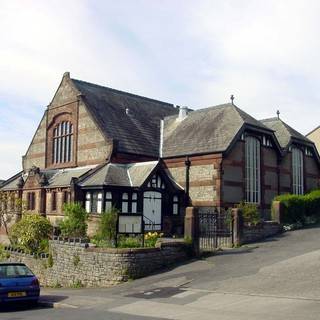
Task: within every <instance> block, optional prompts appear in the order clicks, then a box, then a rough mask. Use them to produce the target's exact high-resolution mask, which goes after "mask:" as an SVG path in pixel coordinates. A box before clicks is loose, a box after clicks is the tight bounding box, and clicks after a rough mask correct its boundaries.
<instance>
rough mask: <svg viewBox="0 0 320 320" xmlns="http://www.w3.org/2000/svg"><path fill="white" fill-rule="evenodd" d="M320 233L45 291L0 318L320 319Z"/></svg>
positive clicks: (308, 232) (303, 233)
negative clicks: (141, 274)
mask: <svg viewBox="0 0 320 320" xmlns="http://www.w3.org/2000/svg"><path fill="white" fill-rule="evenodd" d="M319 239H320V228H310V229H304V230H298V231H293V232H287V233H285V234H283V235H281V236H279V237H276V238H272V239H269V240H268V241H265V242H261V243H258V244H253V245H250V246H245V247H241V248H238V249H232V250H227V251H223V252H221V253H219V254H217V255H214V256H210V257H207V258H205V259H201V260H195V261H192V262H189V263H186V264H183V265H180V266H178V267H176V268H174V269H172V270H169V271H165V272H163V273H160V274H157V275H154V276H150V277H146V278H143V279H139V280H135V281H131V282H128V283H126V284H123V285H120V286H117V287H113V288H109V289H50V290H49V289H46V290H43V297H42V301H43V302H45V303H47V304H48V305H52V304H53V305H54V307H55V308H45V307H38V308H35V309H30V308H22V309H20V310H17V309H16V308H12V309H9V310H8V309H7V310H4V311H1V312H0V319H1V320H2V319H11V320H19V319H26V320H28V319H30V320H31V319H33V320H37V319H70V320H73V319H77V320H82V319H85V320H88V319H90V318H92V319H95V320H99V319H123V320H126V319H132V320H135V319H177V320H180V319H181V320H188V319H197V320H201V319H210V320H212V319H219V320H227V319H228V320H229V319H230V320H233V319H236V320H242V319H245V320H251V319H266V320H267V319H272V320H276V319H284V318H286V319H299V320H301V319H303V320H304V319H320V241H319Z"/></svg>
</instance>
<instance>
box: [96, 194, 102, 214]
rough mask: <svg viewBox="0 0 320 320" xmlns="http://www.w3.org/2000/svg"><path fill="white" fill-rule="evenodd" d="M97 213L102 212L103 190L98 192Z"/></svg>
mask: <svg viewBox="0 0 320 320" xmlns="http://www.w3.org/2000/svg"><path fill="white" fill-rule="evenodd" d="M97 213H102V192H98V196H97Z"/></svg>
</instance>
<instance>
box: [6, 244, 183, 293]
mask: <svg viewBox="0 0 320 320" xmlns="http://www.w3.org/2000/svg"><path fill="white" fill-rule="evenodd" d="M188 251H189V250H188V246H187V245H186V244H185V243H184V242H182V241H170V242H159V243H158V244H157V247H156V248H134V249H116V248H95V247H87V244H81V243H75V242H74V243H70V242H64V241H55V240H53V241H50V252H51V256H50V255H49V256H46V257H34V256H31V255H28V254H25V253H23V252H14V251H9V250H7V252H8V253H9V254H10V257H9V258H8V261H10V262H23V263H25V264H26V265H27V266H28V267H29V268H30V269H31V270H32V271H33V272H34V273H35V274H36V275H37V276H38V278H39V280H40V283H41V285H43V286H63V287H79V286H86V287H109V286H112V285H115V284H119V283H121V282H124V281H127V280H128V279H135V278H140V277H144V276H146V275H149V274H151V273H153V272H155V271H157V270H160V269H162V268H164V267H168V266H170V265H173V264H175V263H177V262H181V261H183V260H186V259H187V258H188Z"/></svg>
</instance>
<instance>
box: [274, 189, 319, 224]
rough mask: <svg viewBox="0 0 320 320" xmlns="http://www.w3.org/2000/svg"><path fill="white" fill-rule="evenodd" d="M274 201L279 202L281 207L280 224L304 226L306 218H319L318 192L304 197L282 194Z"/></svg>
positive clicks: (315, 191)
mask: <svg viewBox="0 0 320 320" xmlns="http://www.w3.org/2000/svg"><path fill="white" fill-rule="evenodd" d="M274 201H280V203H281V205H282V208H283V211H282V214H281V222H282V223H297V222H299V223H302V224H305V221H306V217H318V218H320V190H314V191H311V192H310V193H307V194H305V195H295V194H283V195H280V196H277V197H275V198H274Z"/></svg>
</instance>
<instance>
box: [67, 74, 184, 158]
mask: <svg viewBox="0 0 320 320" xmlns="http://www.w3.org/2000/svg"><path fill="white" fill-rule="evenodd" d="M71 81H72V82H73V84H74V85H75V87H76V88H77V90H79V92H80V93H81V94H82V95H83V100H84V101H85V103H86V105H87V108H88V109H89V112H90V113H91V115H92V117H93V118H94V119H95V121H96V123H97V124H98V126H99V128H100V130H102V132H103V133H104V134H105V136H106V138H109V139H115V140H116V141H117V143H116V148H117V151H119V152H124V153H131V154H139V155H146V156H152V157H158V156H159V141H160V120H161V119H163V118H164V117H166V116H170V115H173V114H176V113H177V112H178V110H177V109H176V108H175V107H174V106H173V105H172V104H169V103H166V102H162V101H158V100H154V99H149V98H145V97H141V96H138V95H134V94H131V93H127V92H123V91H119V90H115V89H111V88H108V87H103V86H100V85H96V84H93V83H88V82H84V81H81V80H76V79H71Z"/></svg>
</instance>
